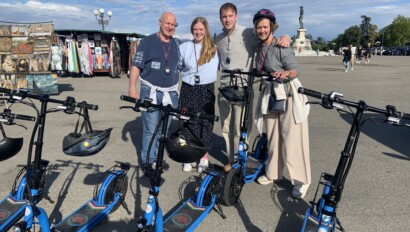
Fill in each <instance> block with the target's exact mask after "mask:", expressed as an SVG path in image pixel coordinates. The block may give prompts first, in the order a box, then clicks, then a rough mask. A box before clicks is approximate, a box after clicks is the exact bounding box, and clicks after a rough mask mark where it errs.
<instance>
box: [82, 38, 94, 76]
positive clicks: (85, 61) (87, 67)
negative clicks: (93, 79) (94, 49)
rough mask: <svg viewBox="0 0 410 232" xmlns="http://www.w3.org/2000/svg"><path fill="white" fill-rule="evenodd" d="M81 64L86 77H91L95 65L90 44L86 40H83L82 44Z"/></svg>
mask: <svg viewBox="0 0 410 232" xmlns="http://www.w3.org/2000/svg"><path fill="white" fill-rule="evenodd" d="M80 62H81V72H83V73H84V74H85V75H88V76H91V75H92V74H93V63H92V56H91V49H90V44H89V42H88V41H86V40H83V41H82V42H81V52H80Z"/></svg>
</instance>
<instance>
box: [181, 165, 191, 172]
mask: <svg viewBox="0 0 410 232" xmlns="http://www.w3.org/2000/svg"><path fill="white" fill-rule="evenodd" d="M182 171H184V172H190V171H192V165H191V164H190V163H188V164H184V165H183V167H182Z"/></svg>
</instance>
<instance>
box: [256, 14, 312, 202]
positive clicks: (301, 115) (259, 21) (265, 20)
mask: <svg viewBox="0 0 410 232" xmlns="http://www.w3.org/2000/svg"><path fill="white" fill-rule="evenodd" d="M253 23H254V29H255V33H256V35H257V36H258V38H259V41H260V46H259V49H257V51H256V69H257V71H258V72H262V73H263V72H264V73H270V74H271V75H273V76H275V77H276V78H277V79H279V80H289V82H287V83H286V84H283V83H278V82H265V83H263V89H262V92H261V94H260V97H259V101H258V106H257V108H256V109H258V111H257V112H256V115H257V117H256V118H257V119H258V120H257V125H258V130H259V131H262V119H263V124H264V125H265V130H266V134H267V136H268V160H267V162H266V167H265V171H266V173H265V175H262V176H260V177H259V178H258V180H257V182H258V183H259V184H262V185H266V184H270V183H273V181H275V180H280V179H282V177H283V171H284V168H285V167H286V168H287V169H288V171H289V175H290V180H291V182H292V184H293V185H294V188H293V192H292V196H293V197H295V198H303V197H304V196H305V194H306V191H307V189H308V187H309V184H310V182H311V174H310V160H309V159H310V158H309V132H308V120H307V117H308V114H309V105H306V104H305V103H306V102H307V98H306V97H305V96H304V95H302V94H299V93H298V92H297V89H298V88H299V87H301V86H302V85H301V83H300V81H299V79H298V78H297V77H298V74H299V71H298V69H299V68H298V65H297V63H296V61H295V56H294V53H293V51H292V49H290V48H282V47H278V46H276V45H275V37H274V36H273V32H274V31H275V30H276V29H277V27H278V25H277V24H276V17H275V15H274V14H273V12H272V11H270V10H268V9H262V10H260V11H258V12H257V13H256V14H255V16H254V18H253ZM272 94H275V96H276V99H278V100H279V99H280V100H283V99H286V101H287V109H286V110H285V112H282V113H278V112H272V111H270V109H269V97H270V96H271V95H272Z"/></svg>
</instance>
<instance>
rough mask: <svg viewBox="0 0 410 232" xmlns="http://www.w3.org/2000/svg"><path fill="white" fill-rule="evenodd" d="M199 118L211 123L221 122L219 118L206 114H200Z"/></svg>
mask: <svg viewBox="0 0 410 232" xmlns="http://www.w3.org/2000/svg"><path fill="white" fill-rule="evenodd" d="M197 118H199V119H205V120H209V121H215V122H216V121H218V120H219V116H216V115H212V114H204V113H198V114H197Z"/></svg>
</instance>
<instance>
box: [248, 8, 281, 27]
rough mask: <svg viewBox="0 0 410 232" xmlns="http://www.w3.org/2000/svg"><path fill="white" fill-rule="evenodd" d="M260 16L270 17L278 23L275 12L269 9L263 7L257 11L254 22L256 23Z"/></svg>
mask: <svg viewBox="0 0 410 232" xmlns="http://www.w3.org/2000/svg"><path fill="white" fill-rule="evenodd" d="M260 18H266V19H269V20H270V21H271V22H272V23H274V24H275V23H276V17H275V14H274V13H273V12H272V11H270V10H268V9H261V10H260V11H258V12H256V14H255V16H253V23H254V24H255V21H256V20H258V19H260Z"/></svg>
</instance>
